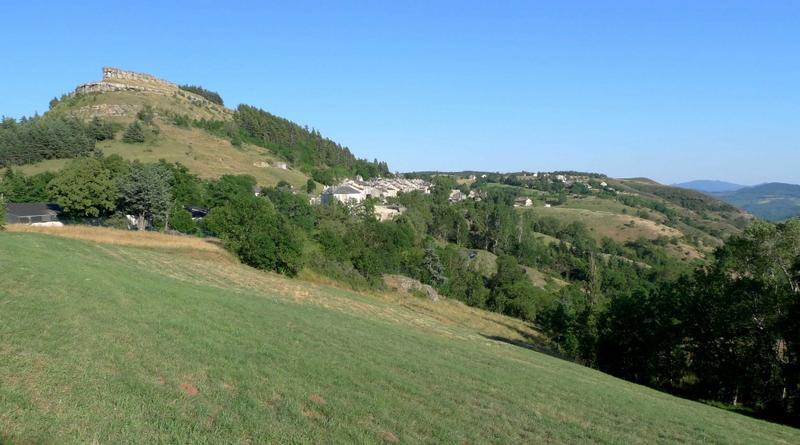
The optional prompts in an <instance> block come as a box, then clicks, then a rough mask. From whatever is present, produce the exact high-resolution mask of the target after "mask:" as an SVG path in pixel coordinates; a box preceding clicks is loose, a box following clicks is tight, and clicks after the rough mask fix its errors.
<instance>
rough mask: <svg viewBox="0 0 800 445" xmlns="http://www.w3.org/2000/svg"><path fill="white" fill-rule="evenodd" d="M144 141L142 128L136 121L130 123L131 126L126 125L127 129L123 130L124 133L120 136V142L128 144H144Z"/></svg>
mask: <svg viewBox="0 0 800 445" xmlns="http://www.w3.org/2000/svg"><path fill="white" fill-rule="evenodd" d="M144 139H145V135H144V128H143V127H142V124H140V123H139V121H138V120H136V121H133V122H131V124H130V125H128V128H127V129H126V130H125V133H124V134H123V135H122V142H125V143H128V144H140V143H142V142H144Z"/></svg>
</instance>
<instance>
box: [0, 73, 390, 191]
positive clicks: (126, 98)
mask: <svg viewBox="0 0 800 445" xmlns="http://www.w3.org/2000/svg"><path fill="white" fill-rule="evenodd" d="M143 116H147V118H146V120H147V122H143V121H142V117H143ZM70 118H77V119H80V120H82V121H84V122H91V121H92V120H93V119H100V120H101V121H102V122H106V123H109V124H111V125H112V128H116V129H117V130H115V131H114V133H113V134H112V137H110V138H105V139H102V140H98V142H97V149H98V150H100V151H101V152H102V153H104V154H106V155H111V154H117V155H120V156H122V157H123V158H124V159H130V160H140V161H143V162H152V161H157V160H159V159H164V160H166V161H168V162H180V163H181V164H183V165H185V166H186V167H187V168H188V169H189V170H190V171H191V172H193V173H195V174H198V175H199V176H200V177H203V178H217V177H220V176H222V175H225V174H249V175H252V176H253V177H255V178H256V180H257V182H258V183H259V184H260V185H264V186H271V185H276V184H278V183H279V182H281V181H285V182H288V183H289V184H291V185H292V186H294V187H305V185H306V183H307V181H308V179H309V178H310V177H312V176H314V179H316V180H317V181H318V182H320V181H322V182H330V181H331V180H332V178H333V177H337V176H344V175H348V174H356V173H359V174H362V175H364V176H369V175H370V174H374V173H373V172H372V169H377V170H375V171H387V172H388V167H386V166H385V164H381V165H379V164H378V163H377V162H375V163H372V162H367V161H365V160H360V159H357V158H356V157H355V156H353V154H352V153H351V152H350V150H349V149H348V148H347V147H344V146H342V145H340V144H337V143H336V142H334V141H331V140H329V139H327V138H324V137H323V136H322V135H321V134H320V133H319V132H318V131H317V130H314V129H308V128H307V127H303V126H300V125H298V124H295V123H293V122H291V121H288V120H286V119H283V118H280V117H278V116H275V115H272V114H270V113H268V112H266V111H263V110H260V109H258V108H255V107H250V106H246V105H240V106H239V107H237V108H236V109H229V108H226V107H225V106H223V101H222V98H221V97H220V96H219V94H217V93H215V92H213V91H210V90H206V89H205V88H202V87H198V86H188V85H183V86H181V85H177V84H175V83H173V82H170V81H166V80H162V79H159V78H157V77H155V76H153V75H150V74H144V73H137V72H133V71H125V70H121V69H116V68H103V78H102V80H100V81H95V82H88V83H84V84H80V85H78V86H77V87H76V88H75V90H74V91H73V92H71V93H68V94H65V95H63V96H62V97H61V98H60V99H54V100H53V101H51V104H50V110H49V111H48V112H47V113H45V115H44V116H43V117H42V119H44V120H48V119H50V120H53V119H70ZM133 122H140V123H144V124H145V125H144V137H143V140H141V141H137V143H129V141H128V142H126V141H125V140H124V139H125V138H124V132H123V131H122V129H124V128H126V127H128V126H129V125H131V124H132V123H133ZM0 142H2V138H0ZM1 152H2V144H1V143H0V155H1V154H2V153H1ZM16 156H17V157H16V158H15V157H12V158H11V161H12V162H10V163H8V166H15V164H18V166H15V168H17V169H19V170H20V171H22V172H23V173H28V174H35V173H40V172H43V171H48V170H50V171H55V170H58V169H60V168H61V167H63V166H64V165H65V163H66V162H67V159H66V158H69V157H71V156H66V157H65V156H61V157H58V156H57V157H52V158H49V159H47V160H44V161H38V162H33V163H30V162H25V161H19V160H17V161H16V162H15V161H14V159H19V155H16ZM0 158H2V156H0ZM2 164H3V161H2V159H0V166H2Z"/></svg>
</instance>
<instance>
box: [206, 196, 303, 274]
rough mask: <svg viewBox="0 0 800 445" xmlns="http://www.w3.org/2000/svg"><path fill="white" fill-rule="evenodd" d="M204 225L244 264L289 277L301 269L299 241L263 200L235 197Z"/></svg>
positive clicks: (215, 210) (290, 226) (216, 210)
mask: <svg viewBox="0 0 800 445" xmlns="http://www.w3.org/2000/svg"><path fill="white" fill-rule="evenodd" d="M207 224H208V228H209V229H210V230H211V231H213V232H214V233H216V234H218V235H219V236H220V237H221V238H222V239H223V241H224V243H225V247H226V248H228V249H229V250H230V251H232V252H234V253H236V255H237V256H238V257H239V258H240V259H241V260H242V262H243V263H245V264H248V265H250V266H253V267H256V268H259V269H265V270H273V271H276V272H280V273H284V274H286V275H289V276H295V275H297V273H298V272H300V269H301V268H302V265H303V263H302V241H301V240H300V238H299V236H298V235H297V234H296V233H295V228H294V227H293V226H292V225H291V224H289V223H288V221H287V220H286V217H285V216H284V215H283V214H281V213H278V212H276V211H275V208H274V207H273V205H272V203H271V202H270V201H268V200H266V199H258V198H256V197H254V196H238V197H236V198H235V199H233V200H231V201H228V202H227V203H225V204H224V205H223V206H221V207H217V208H215V209H214V210H213V211H212V212H211V214H210V215H209V217H208V219H207Z"/></svg>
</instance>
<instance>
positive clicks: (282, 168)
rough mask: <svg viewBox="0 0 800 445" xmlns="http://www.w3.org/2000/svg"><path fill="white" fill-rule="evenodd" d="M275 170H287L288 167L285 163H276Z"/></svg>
mask: <svg viewBox="0 0 800 445" xmlns="http://www.w3.org/2000/svg"><path fill="white" fill-rule="evenodd" d="M275 168H279V169H281V170H288V169H289V166H288V165H287V164H286V163H285V162H276V163H275Z"/></svg>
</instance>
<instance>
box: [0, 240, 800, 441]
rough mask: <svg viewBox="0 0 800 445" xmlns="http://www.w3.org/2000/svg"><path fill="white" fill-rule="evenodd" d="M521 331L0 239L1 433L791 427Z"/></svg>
mask: <svg viewBox="0 0 800 445" xmlns="http://www.w3.org/2000/svg"><path fill="white" fill-rule="evenodd" d="M470 321H472V322H474V323H471V322H470ZM512 337H513V338H512ZM526 340H527V341H532V342H533V343H534V344H540V343H541V342H542V340H541V339H540V338H538V337H537V335H536V333H535V331H532V330H530V329H529V328H526V327H524V325H522V324H520V323H519V322H517V321H514V320H510V319H507V318H504V317H500V316H497V315H494V314H487V313H484V312H481V311H477V310H474V309H470V308H466V307H463V306H462V305H458V304H453V303H451V302H447V301H443V302H439V303H433V302H428V301H422V300H414V299H408V298H400V297H397V296H380V295H363V294H357V293H353V292H349V291H346V290H342V289H337V288H334V287H330V286H324V285H319V284H312V283H306V282H302V281H297V280H287V279H284V278H282V277H278V276H275V275H272V274H267V273H261V272H257V271H254V270H252V269H249V268H246V267H243V266H240V265H238V264H236V263H235V262H234V261H233V260H232V259H230V258H229V257H226V256H221V255H219V254H217V253H215V252H206V251H186V250H184V249H169V248H166V249H164V248H158V247H141V246H139V247H136V246H125V245H110V244H104V243H96V242H90V241H82V240H74V239H67V238H63V237H53V236H48V235H46V234H36V233H9V232H5V233H0V357H2V360H0V437H3V438H4V439H0V442H7V443H18V442H19V443H39V442H41V443H87V442H96V443H165V442H169V443H265V442H266V443H270V442H271V443H394V442H400V443H420V442H421V443H515V444H516V443H652V442H662V443H674V442H690V443H700V442H712V443H792V442H796V440H797V437H798V431H797V430H794V429H791V428H788V427H784V426H779V425H774V424H770V423H767V422H763V421H759V420H755V419H751V418H748V417H744V416H741V415H737V414H734V413H730V412H726V411H723V410H720V409H717V408H713V407H709V406H706V405H702V404H699V403H694V402H689V401H685V400H681V399H677V398H674V397H671V396H668V395H665V394H662V393H658V392H656V391H652V390H649V389H646V388H643V387H640V386H636V385H633V384H629V383H626V382H623V381H620V380H617V379H614V378H611V377H609V376H606V375H604V374H601V373H598V372H595V371H592V370H589V369H587V368H583V367H580V366H577V365H574V364H571V363H569V362H566V361H563V360H559V359H557V358H554V357H551V356H548V355H545V354H541V353H538V352H535V351H533V350H530V349H527V348H523V347H518V346H513V345H511V344H508V342H515V343H520V342H521V341H526Z"/></svg>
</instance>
